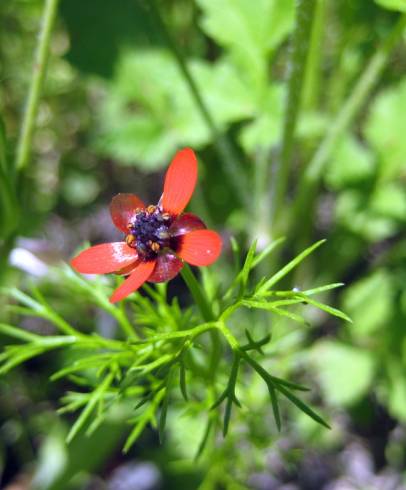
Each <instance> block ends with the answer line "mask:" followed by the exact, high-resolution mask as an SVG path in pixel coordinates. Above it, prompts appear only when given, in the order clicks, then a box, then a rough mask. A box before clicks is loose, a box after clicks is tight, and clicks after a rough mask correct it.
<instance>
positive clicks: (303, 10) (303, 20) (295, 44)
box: [273, 0, 316, 222]
mask: <svg viewBox="0 0 406 490" xmlns="http://www.w3.org/2000/svg"><path fill="white" fill-rule="evenodd" d="M315 6H316V0H296V26H295V29H294V32H293V39H292V51H291V60H290V74H289V81H288V93H287V105H286V112H285V119H284V123H283V129H282V147H281V152H280V157H279V159H278V160H279V161H278V162H277V165H278V166H277V168H276V180H275V189H274V192H273V194H274V195H273V200H274V203H273V213H274V221H276V222H278V220H279V217H280V213H281V208H282V207H283V204H284V201H285V197H286V190H287V187H288V181H289V175H290V169H291V164H292V151H293V141H294V135H295V129H296V123H297V118H298V114H299V110H300V101H301V95H302V85H303V80H304V75H305V71H306V60H307V58H308V57H307V52H308V47H309V42H310V37H311V32H312V29H311V28H312V22H313V17H314V10H315Z"/></svg>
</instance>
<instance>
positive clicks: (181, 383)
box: [179, 361, 189, 401]
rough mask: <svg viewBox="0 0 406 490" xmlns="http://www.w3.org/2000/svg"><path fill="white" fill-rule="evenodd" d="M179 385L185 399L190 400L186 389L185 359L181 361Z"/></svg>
mask: <svg viewBox="0 0 406 490" xmlns="http://www.w3.org/2000/svg"><path fill="white" fill-rule="evenodd" d="M179 386H180V391H181V393H182V396H183V398H184V400H185V401H188V400H189V398H188V394H187V389H186V369H185V365H184V363H183V361H181V362H180V363H179Z"/></svg>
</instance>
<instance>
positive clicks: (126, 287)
mask: <svg viewBox="0 0 406 490" xmlns="http://www.w3.org/2000/svg"><path fill="white" fill-rule="evenodd" d="M154 267H155V261H154V260H151V261H149V262H140V264H139V266H138V267H137V268H136V269H135V270H134V272H133V273H132V274H131V275H130V276H129V277H128V278H127V279H126V280H125V281H124V282H123V283H122V284H121V285H120V286H119V287H118V288H117V289H116V290H115V291H114V293H113V294H112V296H111V298H110V303H116V302H117V301H120V300H122V299H124V298H126V297H127V296H128V295H129V294H131V293H133V292H134V291H136V290H137V289H138V288H139V287H140V286H142V285H143V284H144V282H145V281H146V280H147V279H148V278H149V276H150V275H151V272H152V271H153V270H154Z"/></svg>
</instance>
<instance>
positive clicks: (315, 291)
mask: <svg viewBox="0 0 406 490" xmlns="http://www.w3.org/2000/svg"><path fill="white" fill-rule="evenodd" d="M344 285H345V284H344V283H343V282H333V283H332V284H326V285H325V286H319V287H318V288H313V289H306V291H301V293H302V294H305V295H306V296H312V295H313V294H318V293H324V291H329V290H330V289H336V288H341V287H342V286H344Z"/></svg>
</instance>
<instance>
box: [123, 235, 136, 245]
mask: <svg viewBox="0 0 406 490" xmlns="http://www.w3.org/2000/svg"><path fill="white" fill-rule="evenodd" d="M134 240H135V236H134V235H131V234H129V235H127V236H126V237H125V241H126V243H127V245H129V246H130V247H131V245H132V244H133V243H134Z"/></svg>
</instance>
